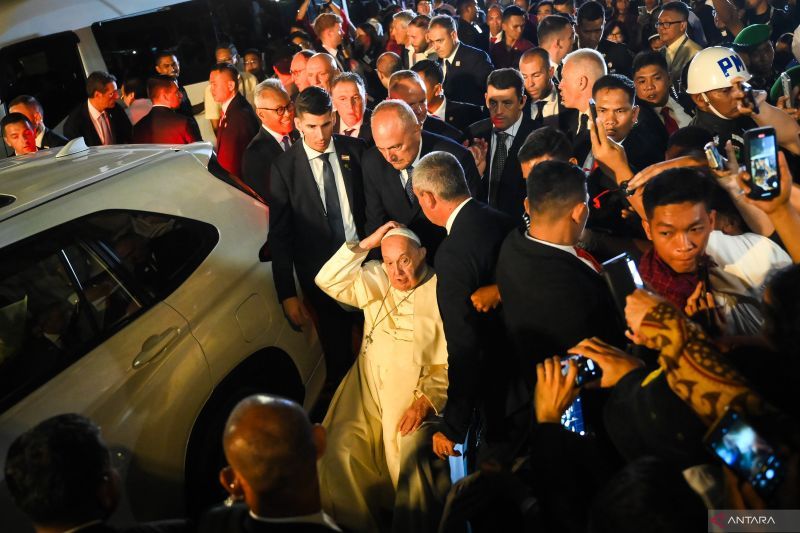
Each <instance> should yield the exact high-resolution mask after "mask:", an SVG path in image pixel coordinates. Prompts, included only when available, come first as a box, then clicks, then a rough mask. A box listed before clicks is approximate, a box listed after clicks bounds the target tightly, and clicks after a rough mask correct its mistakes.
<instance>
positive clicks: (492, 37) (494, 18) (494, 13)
mask: <svg viewBox="0 0 800 533" xmlns="http://www.w3.org/2000/svg"><path fill="white" fill-rule="evenodd" d="M486 25H487V26H489V46H490V48H489V49H490V50H491V46H492V45H493V44H495V43H501V42H503V6H501V5H500V4H492V5H490V6H489V7H487V8H486Z"/></svg>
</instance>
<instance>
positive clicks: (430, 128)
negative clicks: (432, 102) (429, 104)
mask: <svg viewBox="0 0 800 533" xmlns="http://www.w3.org/2000/svg"><path fill="white" fill-rule="evenodd" d="M422 130H423V131H427V132H428V133H434V134H436V135H441V136H442V137H447V138H448V139H452V140H453V141H455V142H457V143H461V142H462V141H463V140H464V132H463V131H461V130H460V129H458V128H456V127H455V126H451V125H450V124H448V123H447V122H445V121H444V120H442V119H440V118H439V117H435V116H433V115H428V117H427V118H426V119H425V122H423V123H422Z"/></svg>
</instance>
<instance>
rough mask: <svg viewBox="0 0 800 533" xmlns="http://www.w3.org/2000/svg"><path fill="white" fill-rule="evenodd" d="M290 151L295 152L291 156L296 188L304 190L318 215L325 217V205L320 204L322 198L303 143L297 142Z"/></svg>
mask: <svg viewBox="0 0 800 533" xmlns="http://www.w3.org/2000/svg"><path fill="white" fill-rule="evenodd" d="M290 150H295V153H294V154H293V155H294V157H295V161H294V171H295V172H294V178H295V180H296V181H297V186H298V187H303V188H304V189H305V191H306V193H307V194H309V195H310V196H311V198H313V200H311V202H312V203H313V204H314V205H316V206H317V209H318V210H319V214H320V215H321V216H322V217H323V218H325V217H327V215H326V213H325V204H323V203H322V197H320V195H319V186H318V185H317V180H315V179H314V172H313V171H312V170H311V162H310V161H309V160H308V155H306V150H305V148H304V147H303V143H302V142H299V143H296V144H294V145H292V147H291V149H290Z"/></svg>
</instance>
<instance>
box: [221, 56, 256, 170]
mask: <svg viewBox="0 0 800 533" xmlns="http://www.w3.org/2000/svg"><path fill="white" fill-rule="evenodd" d="M238 83H239V75H238V71H237V70H236V67H234V66H233V65H231V64H230V63H221V64H218V65H216V66H214V68H212V69H211V73H210V75H209V81H208V87H209V92H210V93H211V96H212V98H213V99H214V102H216V103H217V105H219V107H220V109H221V111H222V115H221V118H220V120H219V127H218V129H217V146H216V152H217V162H218V163H219V165H220V166H221V167H222V168H223V169H224V170H225V171H227V172H228V173H230V174H231V175H233V176H234V180H236V179H239V178H241V176H242V154H244V151H245V149H246V148H247V145H248V144H250V141H252V140H253V137H255V135H256V133H258V129H259V124H260V122H259V120H258V117H257V116H256V114H255V112H254V111H253V108H252V106H251V105H250V104H249V103H248V102H247V100H245V98H244V96H242V95H241V93H239V91H238Z"/></svg>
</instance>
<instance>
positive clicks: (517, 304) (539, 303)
mask: <svg viewBox="0 0 800 533" xmlns="http://www.w3.org/2000/svg"><path fill="white" fill-rule="evenodd" d="M526 188H527V197H526V198H525V212H526V213H527V214H528V215H529V216H530V218H531V220H532V221H533V222H532V224H531V225H530V228H529V229H528V230H527V231H525V232H521V231H519V230H514V231H512V232H511V233H509V235H508V237H506V239H505V241H504V242H503V246H502V248H501V250H500V256H499V258H498V260H497V285H498V287H499V289H500V295H501V297H502V300H503V318H504V322H505V324H506V326H507V328H508V332H509V336H510V337H511V340H512V343H513V346H514V350H515V352H516V355H517V358H518V362H519V366H518V367H517V368H519V371H520V372H521V374H522V375H523V376H524V380H525V382H526V383H527V385H528V387H529V388H530V391H531V392H532V391H533V385H534V383H535V380H536V365H537V364H538V363H541V362H542V361H543V360H544V359H546V358H548V357H551V356H552V355H553V354H565V353H566V351H567V350H568V349H569V348H571V347H572V346H574V345H575V344H577V343H578V342H580V341H582V340H583V339H586V338H591V337H594V336H597V337H600V338H602V339H604V340H605V341H607V342H611V343H613V344H617V345H620V346H622V345H624V344H625V337H624V335H623V331H624V324H623V323H622V320H621V317H620V316H619V313H618V312H617V310H616V309H615V307H614V301H613V299H612V297H611V293H610V292H609V290H608V288H607V286H606V284H605V281H604V280H603V277H602V276H601V275H600V273H601V270H602V267H601V266H600V264H599V263H598V262H597V260H596V259H594V257H592V256H591V254H589V253H588V252H586V251H585V250H584V249H582V248H579V247H578V241H579V239H580V236H581V233H582V232H583V229H584V227H585V226H586V221H587V219H588V218H589V205H588V202H589V195H588V193H587V189H586V176H585V174H584V173H583V171H582V170H581V169H580V168H578V167H576V166H575V165H573V164H571V163H568V162H564V161H555V160H551V161H542V162H539V163H537V164H536V165H535V166H534V167H533V169H532V170H531V173H530V176H528V179H527V181H526ZM531 280H537V281H536V283H532V282H531ZM565 302H575V305H569V304H565Z"/></svg>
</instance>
